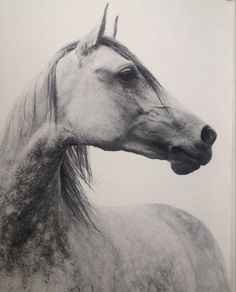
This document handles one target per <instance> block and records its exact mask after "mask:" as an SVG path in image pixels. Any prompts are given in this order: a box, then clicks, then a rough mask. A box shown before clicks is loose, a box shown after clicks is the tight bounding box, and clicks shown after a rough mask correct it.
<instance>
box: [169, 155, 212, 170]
mask: <svg viewBox="0 0 236 292" xmlns="http://www.w3.org/2000/svg"><path fill="white" fill-rule="evenodd" d="M211 157H212V151H211V149H209V150H208V151H206V152H204V153H200V154H198V155H194V154H192V153H189V152H187V151H184V150H182V149H175V151H174V152H172V153H171V154H170V158H169V160H170V163H171V168H172V170H173V171H174V172H175V173H176V174H179V175H185V174H189V173H191V172H193V171H195V170H197V169H199V168H200V167H201V166H202V165H206V164H207V163H208V162H209V161H210V160H211Z"/></svg>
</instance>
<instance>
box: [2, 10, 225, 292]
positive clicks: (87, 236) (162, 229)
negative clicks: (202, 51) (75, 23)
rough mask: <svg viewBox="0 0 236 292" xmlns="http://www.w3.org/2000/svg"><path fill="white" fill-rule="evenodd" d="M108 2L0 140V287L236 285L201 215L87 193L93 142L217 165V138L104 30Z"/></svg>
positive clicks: (180, 162) (174, 290) (204, 288)
mask: <svg viewBox="0 0 236 292" xmlns="http://www.w3.org/2000/svg"><path fill="white" fill-rule="evenodd" d="M106 10H107V9H105V13H104V16H103V18H102V21H101V24H100V25H99V26H98V27H97V28H95V29H94V30H93V31H92V32H91V33H89V34H88V35H87V36H85V37H84V38H83V39H81V40H80V41H79V42H78V41H77V42H74V43H72V44H70V45H68V46H66V47H65V48H63V49H62V50H60V51H59V52H58V53H57V54H56V55H55V58H54V59H53V61H52V62H51V64H50V66H49V67H48V68H46V70H45V71H44V72H42V74H40V75H39V77H38V78H37V79H36V80H35V81H34V83H33V84H32V86H31V87H30V88H29V89H28V90H27V91H26V92H25V93H24V95H23V96H22V98H21V99H19V100H18V101H17V103H16V105H15V106H14V108H13V111H12V113H11V115H10V119H9V121H8V125H7V128H6V131H5V135H4V137H3V141H2V142H1V146H0V151H1V152H0V154H1V185H0V192H1V196H0V275H1V280H0V287H1V289H0V290H1V291H4V292H5V291H30V292H32V291H34V292H35V291H40V292H41V291H57V292H60V291H63V292H64V291H83V292H89V291H96V292H98V291H101V292H111V291H117V292H126V291H127V292H128V291H135V292H136V291H137V292H138V291H140V292H141V291H142V292H145V291H150V292H151V291H160V292H164V291H168V292H226V291H229V287H228V283H227V277H226V272H225V268H224V262H223V259H222V256H221V252H220V251H219V248H218V246H217V244H216V242H215V240H214V239H213V238H212V235H211V234H210V233H209V231H208V230H207V228H206V227H205V226H204V224H203V223H202V222H200V221H199V220H198V219H196V218H194V217H193V216H191V215H189V214H188V213H186V212H184V211H182V210H179V209H175V208H173V207H170V206H166V205H157V204H151V205H144V206H133V207H122V208H105V207H98V206H91V205H90V204H89V202H88V201H87V200H86V196H85V194H84V192H83V189H82V185H81V182H82V181H84V182H85V183H87V184H90V182H91V170H90V167H89V163H88V156H87V148H86V147H87V146H95V147H99V148H101V149H104V150H109V151H117V150H124V151H129V152H134V153H137V154H141V155H144V156H146V157H148V158H152V159H165V160H168V161H170V163H171V167H172V169H173V170H174V171H175V172H176V173H177V174H188V173H190V172H192V171H194V170H196V169H199V168H200V166H202V165H205V164H207V163H208V162H209V161H210V159H211V148H212V145H213V143H214V141H215V139H216V133H215V131H214V130H213V129H212V128H211V127H210V126H208V125H206V124H205V123H204V122H203V121H201V120H200V119H198V118H197V117H195V116H194V115H193V114H191V113H190V112H188V111H187V110H186V109H184V108H183V106H182V105H180V104H179V103H178V102H177V101H176V100H174V99H173V98H171V97H170V96H168V94H167V93H166V91H165V90H164V88H163V87H162V86H161V85H160V84H159V83H158V81H157V80H156V79H155V78H154V77H153V75H152V74H151V73H150V72H149V71H148V70H147V69H146V68H145V67H144V66H143V65H142V64H141V63H140V62H139V60H138V59H137V58H136V57H135V56H134V55H133V54H132V53H131V52H130V51H129V50H128V49H127V48H126V47H124V46H123V45H122V44H120V43H119V42H117V41H116V40H115V39H114V37H113V38H109V37H105V36H104V30H105V23H106ZM116 24H117V21H116ZM116 27H117V25H115V33H116ZM115 33H114V35H115Z"/></svg>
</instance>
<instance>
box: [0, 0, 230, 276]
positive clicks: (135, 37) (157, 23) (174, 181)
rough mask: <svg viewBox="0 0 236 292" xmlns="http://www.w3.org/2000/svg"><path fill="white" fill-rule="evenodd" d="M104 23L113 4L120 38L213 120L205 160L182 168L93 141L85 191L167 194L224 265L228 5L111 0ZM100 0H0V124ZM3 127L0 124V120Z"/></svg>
mask: <svg viewBox="0 0 236 292" xmlns="http://www.w3.org/2000/svg"><path fill="white" fill-rule="evenodd" d="M109 2H110V8H109V15H108V16H109V17H108V25H107V31H108V32H109V31H112V25H113V24H112V23H113V20H114V18H115V16H116V14H119V16H120V19H119V27H118V37H117V38H118V40H119V41H121V42H122V43H123V44H125V45H126V46H127V47H128V48H129V49H131V50H132V51H133V52H134V53H135V54H136V55H137V56H138V57H139V58H140V59H141V61H143V63H144V64H145V65H146V67H147V68H149V69H150V70H151V71H152V72H153V73H154V75H155V76H156V77H157V78H158V80H159V81H160V82H161V83H162V85H163V86H164V87H165V88H166V89H167V90H168V91H169V92H171V93H172V94H173V95H174V96H175V97H176V98H177V99H179V100H180V101H181V102H182V103H183V104H184V105H186V106H187V107H189V108H190V109H191V110H192V111H193V112H195V114H197V115H199V116H200V117H201V118H202V119H204V120H205V121H206V122H207V123H209V124H210V125H211V126H213V127H214V128H215V129H216V131H217V133H218V139H217V142H216V144H215V146H214V156H213V160H212V161H211V163H210V164H208V165H207V166H205V167H203V168H201V169H200V170H199V171H197V172H194V173H193V174H190V175H188V176H177V175H176V174H174V173H173V172H172V171H171V169H170V165H169V164H168V163H167V162H163V161H157V160H149V159H147V158H143V157H140V156H137V155H133V154H127V153H124V152H119V153H111V152H103V151H101V150H98V149H92V150H91V161H92V167H93V169H94V174H95V177H96V183H95V185H94V191H95V192H94V193H93V192H89V197H90V199H91V200H92V201H94V202H97V203H99V204H103V205H127V204H143V203H149V202H157V203H167V204H171V205H173V206H176V207H180V208H182V209H184V210H186V211H188V212H190V213H191V214H193V215H195V216H197V217H198V218H200V219H201V220H202V221H204V222H205V223H206V224H207V226H208V227H209V228H210V230H211V231H212V232H213V234H214V236H215V237H216V239H217V241H218V242H219V244H220V247H221V249H222V251H223V254H224V257H225V260H226V264H227V268H228V270H229V272H230V261H231V255H230V252H231V248H232V246H230V242H231V228H232V226H231V224H230V220H231V212H232V179H233V176H232V132H233V131H232V124H233V118H232V115H233V103H232V102H233V10H234V9H233V5H234V3H233V2H232V1H226V0H192V1H189V0H139V1H137V0H136V1H134V0H132V1H125V0H119V1H115V0H110V1H109ZM105 4H106V1H103V0H96V1H95V0H94V1H91V0H86V1H83V0H50V1H49V0H40V1H39V0H21V1H18V0H11V1H7V0H0V38H1V40H0V113H1V114H0V124H1V125H2V124H3V122H4V120H5V118H6V116H7V113H8V111H9V109H10V107H11V106H12V103H13V101H14V100H15V99H16V98H17V96H18V95H19V93H20V92H21V90H22V89H23V87H24V86H25V85H26V84H27V82H28V81H29V80H30V79H31V78H32V77H33V76H34V75H35V74H37V73H39V71H40V70H41V69H42V68H43V66H44V65H46V64H47V61H48V60H49V59H50V58H51V57H52V56H53V54H54V53H55V52H56V51H57V50H58V49H59V48H60V47H62V46H64V45H65V44H66V43H68V42H70V41H73V40H75V39H78V38H80V37H81V36H83V35H84V34H86V33H87V32H88V31H89V30H90V29H91V28H92V27H93V26H94V25H95V24H96V23H97V21H98V20H99V18H100V17H101V15H102V11H103V9H104V7H105ZM1 128H3V126H1Z"/></svg>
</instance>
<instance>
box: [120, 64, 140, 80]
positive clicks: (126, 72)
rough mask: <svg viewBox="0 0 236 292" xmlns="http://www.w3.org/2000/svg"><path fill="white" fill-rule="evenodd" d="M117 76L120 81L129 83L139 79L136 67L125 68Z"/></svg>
mask: <svg viewBox="0 0 236 292" xmlns="http://www.w3.org/2000/svg"><path fill="white" fill-rule="evenodd" d="M117 76H118V78H119V79H120V80H122V81H125V82H127V81H131V80H133V79H136V78H137V71H136V69H135V68H134V67H125V68H123V69H121V70H120V71H119V72H118V74H117Z"/></svg>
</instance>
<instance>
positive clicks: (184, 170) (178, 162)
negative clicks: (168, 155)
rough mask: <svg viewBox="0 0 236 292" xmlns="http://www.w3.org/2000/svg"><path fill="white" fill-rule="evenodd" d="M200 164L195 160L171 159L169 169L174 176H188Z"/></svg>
mask: <svg viewBox="0 0 236 292" xmlns="http://www.w3.org/2000/svg"><path fill="white" fill-rule="evenodd" d="M200 166H201V165H200V163H198V162H197V160H195V159H191V158H189V159H186V158H185V159H172V160H171V168H172V170H173V171H174V172H175V173H176V174H180V175H184V174H189V173H191V172H193V171H195V170H197V169H199V168H200Z"/></svg>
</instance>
